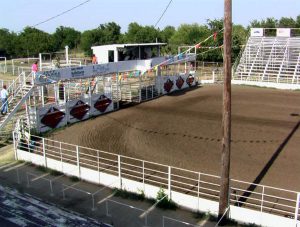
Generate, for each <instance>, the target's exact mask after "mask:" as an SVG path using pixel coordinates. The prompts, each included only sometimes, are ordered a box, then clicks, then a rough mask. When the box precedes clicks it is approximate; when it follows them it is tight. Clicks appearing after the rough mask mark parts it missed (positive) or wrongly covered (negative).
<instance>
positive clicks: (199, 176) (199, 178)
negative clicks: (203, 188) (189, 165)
mask: <svg viewBox="0 0 300 227" xmlns="http://www.w3.org/2000/svg"><path fill="white" fill-rule="evenodd" d="M200 180H201V173H200V172H199V173H198V191H197V196H198V198H197V201H198V210H199V196H200Z"/></svg>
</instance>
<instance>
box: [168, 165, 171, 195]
mask: <svg viewBox="0 0 300 227" xmlns="http://www.w3.org/2000/svg"><path fill="white" fill-rule="evenodd" d="M168 191H169V200H170V199H171V166H168Z"/></svg>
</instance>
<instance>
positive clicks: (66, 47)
mask: <svg viewBox="0 0 300 227" xmlns="http://www.w3.org/2000/svg"><path fill="white" fill-rule="evenodd" d="M65 49H66V63H67V66H68V65H69V47H68V46H65Z"/></svg>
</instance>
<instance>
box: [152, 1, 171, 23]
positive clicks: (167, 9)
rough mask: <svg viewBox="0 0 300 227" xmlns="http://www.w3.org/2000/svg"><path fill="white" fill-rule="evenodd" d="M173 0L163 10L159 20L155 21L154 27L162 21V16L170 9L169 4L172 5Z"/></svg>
mask: <svg viewBox="0 0 300 227" xmlns="http://www.w3.org/2000/svg"><path fill="white" fill-rule="evenodd" d="M172 1H173V0H170V1H169V3H168V5H167V7H166V8H165V10H164V11H163V13H162V14H161V16H160V17H159V19H158V20H157V22H156V23H155V25H154V27H156V26H157V24H158V23H159V22H160V20H161V18H162V17H163V16H164V15H165V13H166V11H167V10H168V8H169V6H170V5H171V3H172Z"/></svg>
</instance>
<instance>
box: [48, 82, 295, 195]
mask: <svg viewBox="0 0 300 227" xmlns="http://www.w3.org/2000/svg"><path fill="white" fill-rule="evenodd" d="M221 121H222V86H221V85H206V86H203V87H199V88H197V89H194V90H191V91H186V92H180V93H176V94H173V95H169V96H164V97H161V98H158V99H155V100H152V101H149V102H146V103H142V104H139V105H136V106H133V107H130V108H125V109H121V110H119V111H116V112H113V113H110V114H106V115H104V116H101V117H98V118H95V119H91V120H87V121H85V122H82V123H78V124H75V125H72V126H70V127H68V128H66V129H64V130H60V131H57V132H56V133H54V134H52V135H50V136H49V137H50V138H52V139H55V140H60V141H65V142H69V143H75V144H78V145H82V146H87V147H91V148H96V149H100V150H104V151H110V152H114V153H117V154H122V155H126V156H130V157H135V158H139V159H145V160H150V161H154V162H158V163H163V164H167V165H172V166H176V167H181V168H186V169H190V170H195V171H201V172H204V173H210V174H216V175H220V163H221ZM299 124H300V92H299V91H282V90H275V89H267V88H256V87H246V86H233V88H232V150H231V152H232V153H231V155H232V156H231V157H232V158H231V177H232V178H234V179H238V180H244V181H248V182H256V183H260V184H265V185H270V186H275V187H280V188H285V189H291V190H296V191H300V129H299V128H298V127H299Z"/></svg>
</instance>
